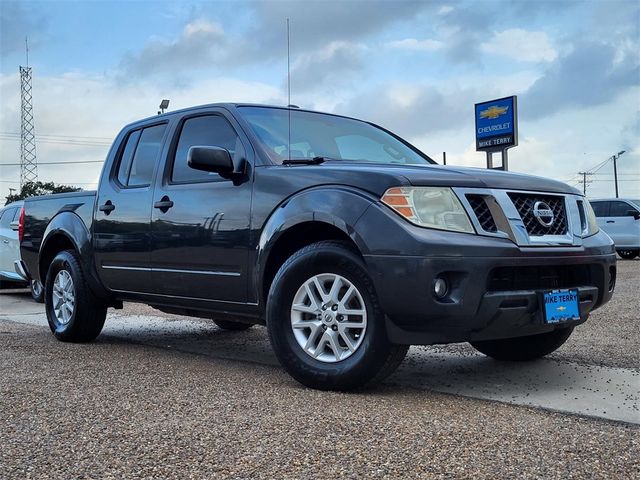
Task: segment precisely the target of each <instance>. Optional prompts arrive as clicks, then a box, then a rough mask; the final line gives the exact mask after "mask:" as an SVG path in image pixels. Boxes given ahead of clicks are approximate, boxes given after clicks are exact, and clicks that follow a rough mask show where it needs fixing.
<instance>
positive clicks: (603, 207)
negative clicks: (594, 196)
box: [591, 202, 609, 217]
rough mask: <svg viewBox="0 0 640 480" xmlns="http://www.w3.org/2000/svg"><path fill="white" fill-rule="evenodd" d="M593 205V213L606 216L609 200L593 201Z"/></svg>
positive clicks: (597, 215)
mask: <svg viewBox="0 0 640 480" xmlns="http://www.w3.org/2000/svg"><path fill="white" fill-rule="evenodd" d="M591 207H592V208H593V213H595V214H596V217H606V216H607V214H608V212H609V203H608V202H591Z"/></svg>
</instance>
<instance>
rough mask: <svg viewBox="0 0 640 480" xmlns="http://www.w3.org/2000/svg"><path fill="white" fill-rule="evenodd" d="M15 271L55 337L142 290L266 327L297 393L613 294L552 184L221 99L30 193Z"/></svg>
mask: <svg viewBox="0 0 640 480" xmlns="http://www.w3.org/2000/svg"><path fill="white" fill-rule="evenodd" d="M20 235H21V255H22V261H21V262H19V263H18V265H17V268H18V270H20V271H21V272H22V273H23V274H24V275H25V276H27V277H29V278H33V279H37V280H41V281H42V282H43V284H44V285H45V299H46V312H47V318H48V322H49V326H50V328H51V331H52V332H53V334H54V335H55V336H56V338H58V339H59V340H62V341H70V342H88V341H91V340H93V339H95V338H96V337H97V336H98V335H99V334H100V331H101V329H102V327H103V325H104V322H105V318H106V312H107V309H108V308H109V307H115V308H121V306H122V302H124V301H134V302H142V303H146V304H148V305H151V306H153V307H155V308H157V309H160V310H162V311H165V312H170V313H176V314H182V315H189V316H195V317H204V318H210V319H213V321H215V322H216V323H217V324H218V325H219V326H220V327H221V328H224V329H232V330H243V329H246V328H248V327H250V326H251V325H252V324H264V325H266V326H267V329H268V333H269V338H270V340H271V343H272V346H273V348H274V351H275V353H276V355H277V357H278V359H279V361H280V362H281V364H282V365H283V366H284V367H285V368H286V370H287V371H288V372H289V373H290V374H291V375H292V376H293V377H294V378H295V379H297V380H298V381H300V382H302V383H303V384H305V385H308V386H311V387H314V388H320V389H340V390H346V389H352V388H357V387H360V386H362V385H365V384H367V383H371V382H375V381H378V380H380V379H382V378H384V377H385V376H386V375H388V374H390V373H391V372H392V371H393V370H394V369H395V368H396V367H397V366H398V365H399V364H400V362H401V361H402V359H403V358H404V356H405V354H406V352H407V349H408V347H409V346H410V345H417V344H420V345H425V344H436V343H450V342H470V343H471V345H473V346H474V347H475V348H476V349H478V350H479V351H480V352H482V353H484V354H486V355H488V356H491V357H493V358H496V359H500V360H531V359H535V358H539V357H541V356H544V355H546V354H549V353H551V352H553V351H554V350H556V349H557V348H559V347H560V346H561V345H562V344H563V343H564V342H565V341H566V340H567V338H569V336H570V335H571V333H572V331H573V329H574V327H576V326H577V325H579V324H580V323H582V322H584V321H586V320H587V318H588V316H589V313H590V312H592V311H593V310H594V309H596V308H598V307H600V306H602V305H604V304H605V303H606V302H607V301H609V299H610V298H611V295H612V293H613V290H614V286H615V273H616V267H615V252H614V247H613V243H612V242H611V239H610V238H609V237H608V236H607V235H606V234H605V233H604V232H601V231H600V230H599V229H598V226H597V223H596V221H595V216H594V214H593V211H592V209H591V207H590V205H589V202H588V201H587V200H586V199H585V198H584V197H583V196H582V195H580V193H579V192H578V191H576V190H575V189H573V188H571V187H569V186H567V185H565V184H564V183H560V182H557V181H553V180H549V179H545V178H539V177H533V176H528V175H521V174H516V173H506V172H500V171H493V170H481V169H470V168H457V167H450V166H449V167H445V166H439V165H436V164H435V162H434V161H433V160H431V159H430V158H429V157H428V156H427V155H425V154H424V153H422V152H421V151H419V150H418V149H417V148H415V147H414V146H412V145H411V144H409V143H408V142H406V141H404V140H402V139H401V138H399V137H398V136H396V135H394V134H393V133H391V132H389V131H387V130H385V129H383V128H381V127H378V126H376V125H374V124H372V123H368V122H364V121H360V120H356V119H352V118H347V117H341V116H337V115H328V114H323V113H318V112H312V111H306V110H300V109H293V108H291V109H288V108H278V107H268V106H262V105H243V104H215V105H207V106H201V107H195V108H190V109H187V110H181V111H175V112H170V113H166V114H163V115H158V116H155V117H152V118H148V119H145V120H141V121H139V122H135V123H133V124H131V125H128V126H126V127H125V128H124V129H123V130H122V131H121V132H120V133H119V135H118V136H117V138H116V139H115V141H114V143H113V146H112V147H111V149H110V151H109V154H108V156H107V159H106V161H105V164H104V167H103V170H102V174H101V177H100V183H99V188H98V190H97V191H96V192H80V193H68V194H60V195H51V196H46V197H38V198H33V199H29V200H27V201H26V202H25V207H24V211H23V213H22V219H21V224H20Z"/></svg>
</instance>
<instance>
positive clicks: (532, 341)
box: [470, 327, 573, 361]
mask: <svg viewBox="0 0 640 480" xmlns="http://www.w3.org/2000/svg"><path fill="white" fill-rule="evenodd" d="M572 332H573V327H567V328H559V329H557V330H554V331H552V332H547V333H540V334H538V335H529V336H526V337H516V338H504V339H500V340H484V341H481V342H470V343H471V346H473V348H475V349H476V350H478V351H479V352H481V353H484V354H485V355H487V356H488V357H491V358H495V359H496V360H514V361H526V360H535V359H536V358H540V357H544V356H545V355H548V354H550V353H551V352H555V351H556V350H557V349H558V348H560V347H561V346H562V345H563V344H564V342H566V341H567V340H568V338H569V337H570V336H571V333H572Z"/></svg>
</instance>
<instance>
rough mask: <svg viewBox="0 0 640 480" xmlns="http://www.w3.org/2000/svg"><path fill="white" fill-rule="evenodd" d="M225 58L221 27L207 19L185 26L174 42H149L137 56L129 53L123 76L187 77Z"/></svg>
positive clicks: (223, 35)
mask: <svg viewBox="0 0 640 480" xmlns="http://www.w3.org/2000/svg"><path fill="white" fill-rule="evenodd" d="M227 56H228V50H227V41H226V38H225V34H224V31H223V29H222V27H221V26H220V25H219V24H218V23H216V22H212V21H209V20H206V19H202V18H201V19H198V20H195V21H193V22H191V23H187V24H186V25H185V27H184V29H183V30H182V33H181V35H180V36H179V37H178V38H176V39H174V40H166V39H163V38H152V39H150V40H149V41H148V42H147V44H146V45H145V46H144V47H143V49H142V50H141V51H140V52H139V53H136V54H134V53H129V54H127V55H126V56H125V58H124V59H123V60H122V62H121V65H120V67H121V71H122V76H123V77H125V78H128V77H136V78H139V77H145V76H151V75H154V74H158V73H169V74H176V75H178V76H186V77H188V76H189V73H188V72H189V71H191V70H192V69H193V68H198V66H200V67H202V66H204V65H206V66H211V64H212V63H213V62H216V61H221V60H223V59H225V58H227Z"/></svg>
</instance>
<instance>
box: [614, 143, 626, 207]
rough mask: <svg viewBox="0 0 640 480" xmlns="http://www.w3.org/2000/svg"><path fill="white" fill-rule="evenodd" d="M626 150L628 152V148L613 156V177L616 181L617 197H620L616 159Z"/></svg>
mask: <svg viewBox="0 0 640 480" xmlns="http://www.w3.org/2000/svg"><path fill="white" fill-rule="evenodd" d="M624 152H626V150H620V151H619V152H618V153H616V154H615V155H614V156H613V178H614V180H615V182H616V198H618V165H617V164H616V161H617V160H618V158H620V155H622V154H623V153H624Z"/></svg>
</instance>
